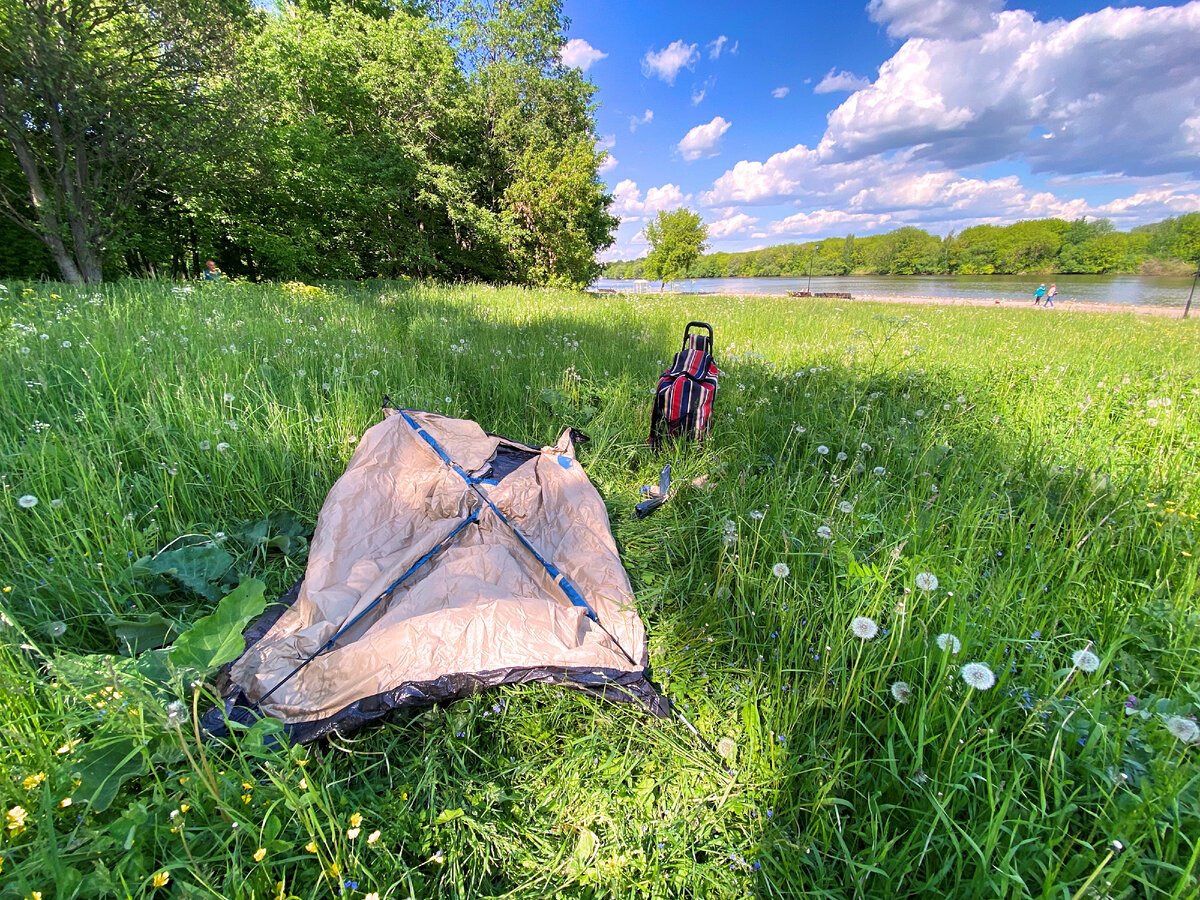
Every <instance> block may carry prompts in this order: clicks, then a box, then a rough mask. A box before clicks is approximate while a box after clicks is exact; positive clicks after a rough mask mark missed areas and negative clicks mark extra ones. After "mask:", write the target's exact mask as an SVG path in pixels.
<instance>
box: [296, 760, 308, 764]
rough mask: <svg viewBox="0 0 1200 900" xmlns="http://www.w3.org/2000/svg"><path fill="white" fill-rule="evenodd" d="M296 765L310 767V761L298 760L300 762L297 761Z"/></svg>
mask: <svg viewBox="0 0 1200 900" xmlns="http://www.w3.org/2000/svg"><path fill="white" fill-rule="evenodd" d="M296 765H298V766H307V765H308V760H307V759H298V760H296Z"/></svg>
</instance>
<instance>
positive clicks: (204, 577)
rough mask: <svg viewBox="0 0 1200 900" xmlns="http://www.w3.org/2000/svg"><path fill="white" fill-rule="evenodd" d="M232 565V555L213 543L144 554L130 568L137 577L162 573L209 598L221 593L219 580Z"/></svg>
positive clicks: (218, 595)
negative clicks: (148, 554)
mask: <svg viewBox="0 0 1200 900" xmlns="http://www.w3.org/2000/svg"><path fill="white" fill-rule="evenodd" d="M232 566H233V557H232V556H230V555H229V554H228V553H226V552H225V551H224V550H222V549H221V548H220V547H218V546H217V545H216V544H213V543H206V544H198V545H196V546H192V547H180V548H178V549H177V550H167V551H166V552H164V553H159V554H158V555H157V556H143V557H142V558H141V559H139V560H138V561H137V562H135V563H134V564H133V566H132V567H131V568H130V573H131V574H132V575H133V576H134V577H135V578H144V577H146V576H150V575H162V576H165V577H167V578H170V579H171V580H173V581H175V582H177V583H178V584H180V585H182V586H183V587H185V588H188V589H189V590H192V591H195V592H196V593H197V594H200V595H201V596H203V597H207V598H208V599H209V600H217V599H218V598H219V597H220V596H221V593H222V592H221V591H220V589H218V588H217V586H216V585H217V583H218V582H220V581H221V580H222V579H223V578H224V577H225V575H226V574H227V573H228V572H229V570H230V568H231V567H232Z"/></svg>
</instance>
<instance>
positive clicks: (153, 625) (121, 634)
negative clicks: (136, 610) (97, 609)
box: [105, 613, 179, 656]
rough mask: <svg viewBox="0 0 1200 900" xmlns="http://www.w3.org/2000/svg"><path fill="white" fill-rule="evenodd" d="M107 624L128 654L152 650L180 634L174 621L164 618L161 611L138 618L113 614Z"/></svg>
mask: <svg viewBox="0 0 1200 900" xmlns="http://www.w3.org/2000/svg"><path fill="white" fill-rule="evenodd" d="M105 624H107V625H108V627H109V628H111V629H112V630H113V634H114V635H116V637H117V641H118V642H119V643H120V645H121V652H122V653H124V654H125V655H126V656H137V655H138V653H140V652H141V651H143V650H152V649H154V648H156V647H162V646H165V645H166V644H169V643H170V642H171V639H172V638H173V637H175V636H176V635H177V634H179V629H178V627H177V626H176V625H175V623H174V622H171V621H170V620H168V619H165V618H163V615H162V614H161V613H151V614H150V615H148V616H139V617H138V618H136V619H122V618H121V617H119V616H111V617H109V618H108V619H107V620H106V621H105Z"/></svg>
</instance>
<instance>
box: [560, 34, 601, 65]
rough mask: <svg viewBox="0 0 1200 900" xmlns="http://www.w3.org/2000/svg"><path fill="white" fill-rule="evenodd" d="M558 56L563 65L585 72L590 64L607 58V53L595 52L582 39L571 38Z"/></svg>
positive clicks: (595, 50)
mask: <svg viewBox="0 0 1200 900" xmlns="http://www.w3.org/2000/svg"><path fill="white" fill-rule="evenodd" d="M558 55H559V57H560V58H561V59H562V61H563V65H567V66H575V67H577V68H580V69H583V71H585V72H586V71H587V70H588V67H589V66H591V64H592V63H594V62H599V61H600V60H602V59H604V57H606V56H608V54H607V53H602V52H601V51H599V50H597V49H596V48H595V47H593V46H592V45H591V44H589V43H588V42H587V41H585V40H584V39H583V38H571V39H570V40H569V41H567V42H566V43H565V44H563V46H562V49H561V50H559V51H558Z"/></svg>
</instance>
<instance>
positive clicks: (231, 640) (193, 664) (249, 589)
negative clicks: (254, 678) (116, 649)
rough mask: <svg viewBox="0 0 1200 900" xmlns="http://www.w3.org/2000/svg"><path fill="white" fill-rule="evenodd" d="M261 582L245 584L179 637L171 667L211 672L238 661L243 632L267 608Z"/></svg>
mask: <svg viewBox="0 0 1200 900" xmlns="http://www.w3.org/2000/svg"><path fill="white" fill-rule="evenodd" d="M265 589H266V585H264V584H263V583H262V582H261V581H259V580H257V579H255V578H250V579H247V580H246V581H243V582H242V583H241V584H239V585H238V586H237V588H236V589H235V590H234V591H233V592H232V593H231V594H229V595H228V596H227V597H225V598H224V599H222V600H221V602H220V603H219V604H218V605H217V608H216V610H215V611H213V612H212V613H211V614H209V615H207V616H205V617H204V618H202V619H200V620H199V621H198V622H196V624H195V625H193V626H192V627H191V628H189V629H188V630H187V631H185V632H184V633H183V634H182V635H180V636H179V640H177V641H176V642H175V646H174V647H173V648H171V653H170V660H171V664H172V665H174V666H177V667H185V666H186V667H190V668H193V669H198V670H199V671H201V672H209V671H211V670H212V669H215V668H217V667H218V666H223V665H224V664H225V663H227V662H232V661H233V660H235V659H237V657H238V656H239V655H240V654H241V652H242V651H243V650H244V649H245V648H246V642H245V641H244V640H243V638H242V630H243V629H244V628H245V627H246V625H247V624H248V623H249V622H250V620H251V619H253V618H254V617H255V616H257V615H259V614H260V613H261V612H262V611H263V609H265V608H266V605H267V601H266V598H265V597H264V596H263V591H264V590H265Z"/></svg>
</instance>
